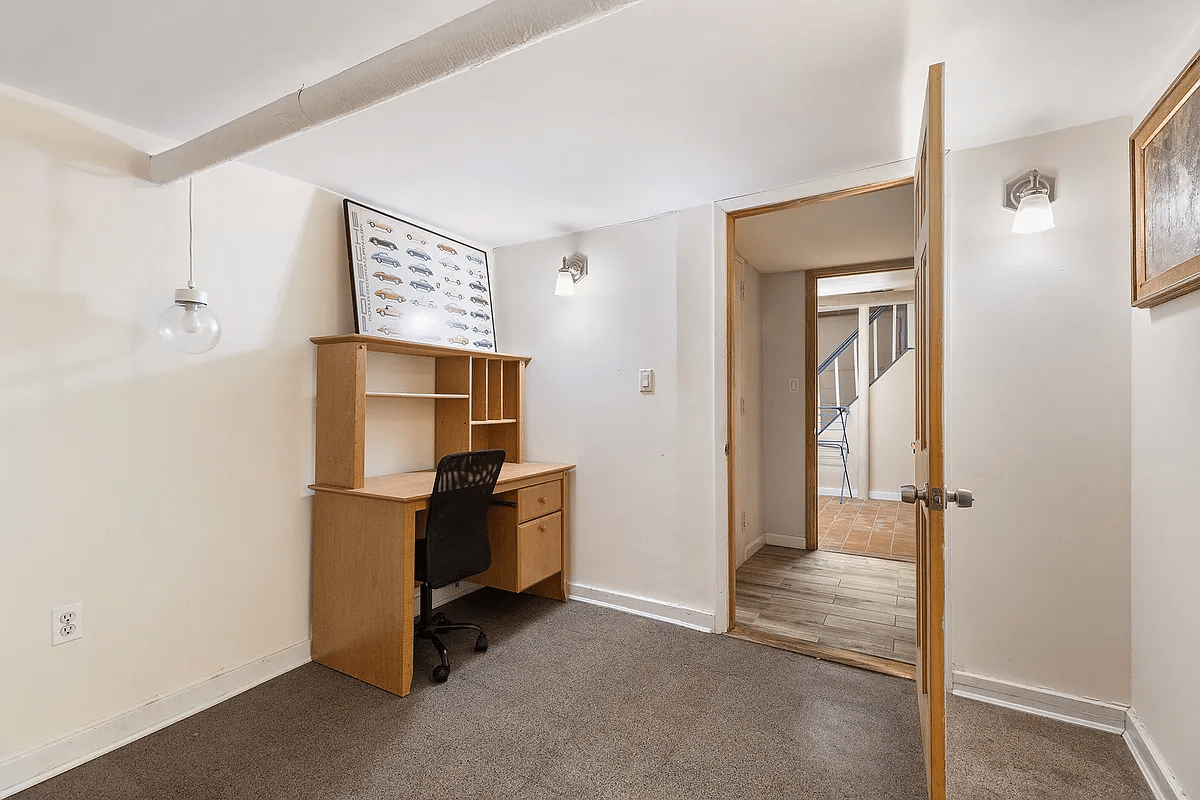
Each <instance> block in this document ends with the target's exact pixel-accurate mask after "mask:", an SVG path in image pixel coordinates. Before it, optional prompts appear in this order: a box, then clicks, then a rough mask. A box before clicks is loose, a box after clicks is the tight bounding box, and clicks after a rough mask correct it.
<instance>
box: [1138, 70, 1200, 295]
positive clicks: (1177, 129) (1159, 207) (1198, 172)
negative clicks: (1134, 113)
mask: <svg viewBox="0 0 1200 800" xmlns="http://www.w3.org/2000/svg"><path fill="white" fill-rule="evenodd" d="M1198 86H1200V54H1197V56H1196V58H1194V59H1192V63H1191V64H1189V65H1188V67H1187V69H1185V70H1184V71H1183V73H1182V74H1181V75H1180V76H1179V77H1178V78H1176V79H1175V83H1173V84H1172V85H1171V88H1170V89H1168V90H1167V93H1166V94H1165V95H1163V97H1162V99H1161V100H1159V101H1158V104H1157V105H1155V106H1154V109H1153V110H1152V111H1151V112H1150V114H1149V115H1148V116H1147V117H1146V119H1145V120H1143V121H1142V124H1141V125H1139V126H1138V128H1137V130H1136V131H1134V133H1133V136H1132V137H1130V140H1129V153H1130V159H1131V173H1132V174H1131V178H1132V182H1133V305H1134V306H1137V307H1138V308H1149V307H1150V306H1155V305H1158V304H1159V303H1164V302H1166V301H1167V300H1171V299H1173V298H1176V297H1179V296H1180V295H1183V294H1187V293H1188V292H1191V291H1194V290H1196V289H1200V92H1197V91H1196V90H1197V87H1198Z"/></svg>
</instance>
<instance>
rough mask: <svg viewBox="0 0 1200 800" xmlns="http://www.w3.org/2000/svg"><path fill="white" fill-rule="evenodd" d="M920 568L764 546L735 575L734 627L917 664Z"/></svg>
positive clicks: (851, 555) (888, 561)
mask: <svg viewBox="0 0 1200 800" xmlns="http://www.w3.org/2000/svg"><path fill="white" fill-rule="evenodd" d="M916 596H917V594H916V567H915V565H913V564H908V563H904V562H902V561H891V560H884V559H879V558H865V557H863V556H860V555H853V554H848V553H836V552H831V551H824V550H795V549H792V548H788V547H776V546H773V545H767V546H766V547H764V548H762V549H761V550H759V551H758V552H757V553H755V554H754V555H753V556H751V557H750V558H748V559H747V560H746V562H745V563H744V564H742V566H741V567H739V568H738V571H737V624H738V626H739V627H743V628H749V629H751V630H758V631H761V632H763V633H768V634H773V635H776V636H786V637H788V638H791V639H799V640H801V641H806V642H814V643H817V644H823V645H826V646H828V647H835V648H838V649H841V650H851V651H853V652H855V653H862V654H864V655H871V656H878V657H881V658H888V659H891V660H893V661H902V662H904V663H907V664H914V663H916V650H915V647H916V626H917V620H916V614H917V611H916V608H917V604H916Z"/></svg>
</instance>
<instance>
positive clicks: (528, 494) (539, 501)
mask: <svg viewBox="0 0 1200 800" xmlns="http://www.w3.org/2000/svg"><path fill="white" fill-rule="evenodd" d="M560 510H562V481H550V482H549V483H539V484H537V485H536V486H526V487H525V488H524V489H519V490H518V491H517V521H518V522H528V521H529V520H531V519H537V518H538V517H544V516H545V515H546V514H549V513H552V512H554V511H560Z"/></svg>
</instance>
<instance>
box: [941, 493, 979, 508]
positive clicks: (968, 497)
mask: <svg viewBox="0 0 1200 800" xmlns="http://www.w3.org/2000/svg"><path fill="white" fill-rule="evenodd" d="M950 503H954V504H955V505H956V506H958V507H959V508H970V507H971V506H973V505H975V493H974V492H972V491H971V490H970V489H959V490H958V491H954V490H951V491H949V492H946V504H947V505H949V504H950Z"/></svg>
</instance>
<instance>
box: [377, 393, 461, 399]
mask: <svg viewBox="0 0 1200 800" xmlns="http://www.w3.org/2000/svg"><path fill="white" fill-rule="evenodd" d="M367 397H407V398H409V399H415V400H470V399H471V395H469V394H428V393H427V394H422V393H420V392H367Z"/></svg>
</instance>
